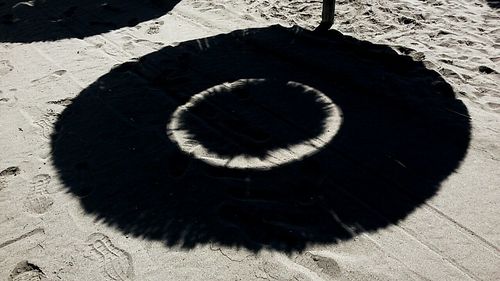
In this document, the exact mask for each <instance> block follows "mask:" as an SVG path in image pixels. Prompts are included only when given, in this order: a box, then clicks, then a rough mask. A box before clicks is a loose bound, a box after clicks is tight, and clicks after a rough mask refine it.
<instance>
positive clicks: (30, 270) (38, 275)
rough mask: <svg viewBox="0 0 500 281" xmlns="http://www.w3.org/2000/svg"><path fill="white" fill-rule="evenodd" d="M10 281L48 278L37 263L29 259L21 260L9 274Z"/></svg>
mask: <svg viewBox="0 0 500 281" xmlns="http://www.w3.org/2000/svg"><path fill="white" fill-rule="evenodd" d="M7 280H8V281H35V280H36V281H41V280H47V278H46V277H45V274H44V273H43V271H42V270H41V269H40V267H38V266H37V265H35V264H32V263H29V262H28V261H22V262H19V263H18V264H17V265H16V267H15V268H14V269H13V270H12V272H11V273H10V275H9V278H8V279H7Z"/></svg>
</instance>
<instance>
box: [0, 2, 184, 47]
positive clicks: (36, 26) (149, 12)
mask: <svg viewBox="0 0 500 281" xmlns="http://www.w3.org/2000/svg"><path fill="white" fill-rule="evenodd" d="M178 2H180V0H146V1H141V0H130V1H120V0H107V1H104V0H79V1H76V0H45V1H44V0H33V1H21V0H0V42H12V43H30V42H36V41H54V40H59V39H66V38H85V37H88V36H92V35H98V34H102V33H105V32H108V31H111V30H115V29H119V28H122V27H126V26H135V25H137V24H138V23H141V22H144V21H147V20H152V19H156V18H158V17H161V16H163V15H165V14H166V13H168V12H169V11H170V10H172V9H173V8H174V6H175V5H176V4H177V3H178Z"/></svg>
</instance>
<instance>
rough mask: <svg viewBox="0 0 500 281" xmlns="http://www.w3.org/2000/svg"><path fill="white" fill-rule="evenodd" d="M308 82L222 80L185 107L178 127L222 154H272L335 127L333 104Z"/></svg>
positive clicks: (179, 116)
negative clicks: (295, 128) (295, 130)
mask: <svg viewBox="0 0 500 281" xmlns="http://www.w3.org/2000/svg"><path fill="white" fill-rule="evenodd" d="M306 87H307V86H303V85H300V86H299V85H295V84H293V83H284V82H283V81H274V80H264V79H245V80H244V81H242V80H239V81H237V82H235V83H231V84H229V83H226V84H223V85H217V86H215V87H213V88H210V89H208V90H207V91H204V92H202V93H203V95H201V94H199V95H195V100H193V99H191V100H190V101H189V102H188V104H186V105H183V106H182V107H181V108H182V110H180V111H179V114H178V115H177V116H176V117H177V120H176V122H175V123H176V127H177V128H175V129H174V130H173V131H175V130H182V131H183V134H185V135H186V136H185V137H184V138H187V139H184V141H188V142H189V141H191V142H192V141H194V142H196V143H200V145H202V146H203V147H204V149H205V150H207V152H208V153H209V154H214V156H216V157H217V159H221V158H224V159H231V158H234V157H238V156H245V157H256V158H260V159H264V158H268V157H269V155H268V153H269V152H271V151H273V150H277V149H286V148H289V149H291V148H292V146H293V145H299V144H303V143H308V142H310V141H311V140H313V139H315V138H318V137H320V135H322V134H323V133H324V132H325V130H328V129H329V128H328V126H327V125H328V124H327V123H326V122H327V118H328V117H330V118H331V116H329V111H327V110H326V109H327V108H328V107H332V106H333V105H332V104H328V103H327V101H325V100H322V99H321V96H319V95H320V94H319V93H317V92H316V91H315V90H313V89H308V88H306ZM174 115H175V113H174ZM301 116H307V118H301ZM172 117H174V116H172ZM297 117H298V118H299V119H298V120H297ZM290 118H292V119H293V120H288V119H290ZM335 121H338V120H335ZM290 122H292V123H294V124H297V123H300V128H301V133H300V134H291V133H290V132H289V130H290V126H289V125H288V124H287V123H290ZM297 125H299V124H297ZM333 129H334V128H333ZM172 133H173V132H172ZM174 141H175V140H174ZM177 145H183V144H179V143H178V144H177ZM295 153H300V152H297V151H295ZM299 156H300V155H297V157H299Z"/></svg>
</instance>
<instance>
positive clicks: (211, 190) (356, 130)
mask: <svg viewBox="0 0 500 281" xmlns="http://www.w3.org/2000/svg"><path fill="white" fill-rule="evenodd" d="M248 78H262V79H268V80H272V81H281V82H283V83H286V82H288V81H296V82H298V83H302V84H304V85H307V86H309V87H311V88H314V89H317V90H318V91H320V92H322V93H324V94H325V95H326V96H327V97H328V98H329V99H331V100H332V101H333V103H334V104H335V105H336V106H337V107H338V108H339V109H340V110H341V111H342V123H341V126H340V128H339V130H338V132H337V133H336V134H335V136H334V137H333V139H332V140H331V141H329V142H328V143H326V144H325V145H324V146H323V147H322V148H320V149H318V151H317V152H316V153H315V154H313V155H311V156H309V157H306V158H304V159H301V160H298V161H292V162H290V163H288V164H285V165H279V166H277V167H274V168H272V169H269V170H256V169H230V168H227V167H221V166H215V165H210V164H207V163H206V162H204V161H200V160H198V159H196V158H193V157H192V156H190V155H189V153H186V152H184V151H181V150H180V149H179V147H178V146H177V145H176V144H175V143H173V142H172V141H171V139H170V138H169V136H167V133H166V131H167V128H166V127H167V124H169V122H170V121H171V117H172V114H173V112H175V110H176V109H177V108H178V107H179V106H182V105H184V104H186V103H187V102H188V101H189V100H190V99H191V98H192V97H193V95H196V94H198V93H200V92H203V91H205V90H207V89H210V88H211V87H214V86H216V85H220V84H223V83H226V82H232V81H237V80H239V79H248ZM272 92H273V91H269V92H268V93H267V94H264V95H261V96H262V97H265V99H267V100H265V101H260V103H261V104H263V105H266V104H267V105H269V104H272V103H275V104H277V105H278V106H281V107H284V108H285V109H286V108H287V103H288V102H289V101H288V99H286V98H284V95H285V96H286V94H287V93H286V92H282V93H280V94H276V95H273V94H272ZM234 94H235V95H238V93H234ZM306 99H308V98H306ZM211 102H213V104H215V105H216V108H215V109H210V110H208V111H200V112H192V114H194V115H196V116H197V117H198V118H199V119H200V120H203V121H204V122H205V123H206V126H207V127H208V128H213V130H216V131H218V132H220V131H223V130H220V129H217V126H214V124H215V123H217V122H215V123H214V122H213V121H211V120H214V119H213V118H212V117H213V115H214V114H212V113H214V112H215V114H233V113H235V112H236V113H237V112H241V111H245V110H247V105H248V104H247V103H245V102H241V103H240V102H236V101H232V102H229V103H228V102H227V101H225V100H224V99H214V100H212V101H211ZM309 102H312V103H314V100H312V101H311V100H310V101H309ZM290 103H291V105H292V104H293V103H294V102H293V101H290ZM228 105H230V107H228ZM304 107H305V108H311V109H314V108H319V109H320V110H321V107H315V106H314V105H311V106H310V105H307V104H304ZM228 108H230V109H228ZM278 111H279V110H278ZM262 112H266V113H258V114H257V115H258V117H256V120H258V119H259V118H261V117H262V116H264V115H265V114H268V113H273V112H276V110H271V111H262ZM284 112H287V114H285V115H284V116H281V115H280V118H281V119H280V118H278V119H280V120H282V121H283V122H281V123H280V122H278V121H273V122H271V123H270V124H271V125H270V126H271V127H267V128H266V127H265V126H259V128H264V130H265V131H266V134H270V135H271V136H273V134H274V135H277V134H278V132H279V134H280V135H279V136H280V145H281V146H283V147H286V145H287V140H288V139H289V140H290V143H296V142H298V141H300V139H301V136H302V138H304V139H307V138H309V137H311V136H314V135H316V134H317V133H318V132H319V131H321V129H318V128H321V127H322V126H323V124H321V122H320V123H318V120H321V115H322V114H323V113H321V112H311V115H309V114H304V113H303V112H301V111H300V110H298V111H297V110H295V109H294V110H285V111H284ZM207 114H208V115H207ZM262 114H264V115H262ZM318 114H319V115H318ZM318 116H319V118H318ZM266 118H267V117H266ZM269 118H271V117H269ZM272 118H275V117H272ZM246 120H247V122H250V123H251V122H252V118H249V119H246ZM189 124H190V123H189V122H186V123H185V126H187V127H189V126H190V125H189ZM257 124H258V122H257ZM314 124H316V125H314ZM304 125H305V126H304ZM273 128H275V129H276V131H274V130H273ZM308 130H312V133H311V131H309V132H308ZM240 131H241V132H240V134H244V132H245V130H240ZM249 134H250V135H252V133H249ZM199 136H201V135H199ZM225 136H227V134H221V137H222V138H224V137H225ZM287 137H288V138H287ZM207 139H209V138H207ZM469 140H470V123H469V117H468V112H467V109H466V107H465V106H464V104H463V103H462V102H461V101H460V100H458V99H456V98H455V95H454V93H453V90H452V88H451V87H450V85H449V84H447V83H446V82H445V81H444V80H443V78H442V77H440V75H439V74H438V73H437V72H435V71H432V70H428V69H426V68H425V66H424V65H423V64H422V63H421V62H416V61H413V60H412V59H411V58H410V57H407V56H402V55H398V54H397V53H396V52H395V51H393V50H392V49H391V48H389V47H387V46H383V45H375V44H371V43H369V42H365V41H359V40H357V39H354V38H352V37H348V36H345V35H342V34H341V33H339V32H336V31H330V32H328V33H325V34H317V33H314V32H309V31H305V30H302V29H300V28H284V27H280V26H273V27H268V28H262V29H249V30H241V31H235V32H232V33H230V34H224V35H218V36H214V37H209V38H204V39H200V40H194V41H189V42H184V43H182V44H180V45H178V46H176V47H166V48H164V49H162V50H160V51H158V52H155V53H152V54H149V55H146V56H144V57H143V58H141V59H140V60H139V61H137V62H130V63H125V64H123V65H121V66H119V67H117V68H115V69H113V70H111V71H110V72H109V73H108V74H106V75H104V76H102V77H101V78H100V79H99V80H97V81H96V82H95V83H93V84H92V85H91V86H89V87H88V88H87V89H85V90H84V91H83V92H82V93H80V94H79V95H78V96H77V97H76V98H75V99H74V100H73V103H72V104H71V105H69V106H68V107H67V108H66V109H65V110H64V112H63V113H62V114H61V115H60V118H59V120H58V121H57V123H56V132H55V133H54V135H53V136H52V154H53V160H54V163H55V166H56V167H57V169H58V171H59V175H60V177H61V178H62V180H63V181H64V183H65V185H66V186H67V188H68V191H69V192H71V193H72V194H74V195H75V196H78V197H80V200H81V203H82V206H83V208H84V209H85V210H86V211H87V212H88V213H89V214H93V215H95V216H96V217H97V218H99V219H101V220H102V221H104V222H106V223H107V224H109V225H110V226H114V227H117V228H118V229H120V230H122V231H123V232H125V233H129V234H133V235H136V236H142V237H144V238H146V239H155V240H161V241H164V242H165V243H166V244H167V245H180V246H182V247H187V248H191V247H194V246H196V245H198V244H203V243H211V242H214V243H219V244H224V245H233V246H241V247H246V248H248V249H252V250H259V249H262V248H270V249H277V250H281V251H294V250H303V249H304V248H305V247H306V246H307V245H310V244H324V243H335V242H337V241H339V240H342V239H350V238H352V237H353V236H355V235H356V234H358V233H361V232H364V231H375V230H377V229H380V228H383V227H386V226H388V225H392V224H396V223H398V221H400V220H401V219H404V218H405V217H406V216H407V215H408V214H410V213H411V212H412V211H413V210H415V208H417V207H418V206H420V205H421V204H423V203H424V202H425V201H426V200H428V199H429V198H431V197H432V196H433V195H434V194H436V192H437V191H438V189H439V187H440V183H441V182H442V181H443V180H444V179H446V178H447V177H448V176H449V175H450V174H451V173H453V171H454V170H455V169H456V168H457V167H458V166H459V165H460V162H461V160H462V159H463V158H464V156H465V154H466V151H467V148H468V145H469ZM198 141H203V138H200V139H198ZM213 143H215V144H213V145H215V146H220V145H221V143H224V142H213ZM204 144H205V145H209V142H207V143H204ZM213 149H215V150H216V149H220V148H218V147H214V148H213ZM224 153H226V154H227V155H233V154H238V153H241V151H239V148H238V147H237V146H234V148H232V150H230V151H224ZM259 153H260V152H259Z"/></svg>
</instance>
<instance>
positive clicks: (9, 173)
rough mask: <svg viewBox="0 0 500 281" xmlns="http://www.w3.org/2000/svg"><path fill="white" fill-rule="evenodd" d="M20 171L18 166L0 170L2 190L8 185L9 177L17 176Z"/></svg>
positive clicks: (0, 187) (0, 188) (0, 186)
mask: <svg viewBox="0 0 500 281" xmlns="http://www.w3.org/2000/svg"><path fill="white" fill-rule="evenodd" d="M19 172H20V169H19V168H18V167H9V168H7V169H5V170H3V171H1V172H0V190H2V189H4V188H6V187H7V180H8V178H9V177H13V176H17V175H18V174H19Z"/></svg>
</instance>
